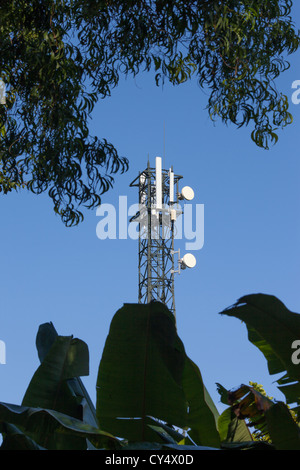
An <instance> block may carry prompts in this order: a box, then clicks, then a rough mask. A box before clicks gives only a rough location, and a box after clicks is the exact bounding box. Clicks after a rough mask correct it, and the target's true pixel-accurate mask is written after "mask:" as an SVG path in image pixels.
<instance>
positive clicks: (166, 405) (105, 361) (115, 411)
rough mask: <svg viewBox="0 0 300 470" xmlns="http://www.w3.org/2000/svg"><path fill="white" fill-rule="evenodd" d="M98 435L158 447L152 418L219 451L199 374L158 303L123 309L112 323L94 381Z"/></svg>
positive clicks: (168, 315) (211, 415)
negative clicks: (190, 434)
mask: <svg viewBox="0 0 300 470" xmlns="http://www.w3.org/2000/svg"><path fill="white" fill-rule="evenodd" d="M96 411H97V418H98V422H99V425H100V427H101V429H103V430H106V431H108V432H110V433H111V434H113V435H115V436H118V437H122V438H126V439H128V440H129V441H149V442H151V441H152V442H155V441H157V434H156V433H155V432H154V430H153V429H151V427H150V426H149V424H151V419H150V418H149V417H154V418H156V419H159V420H161V421H163V422H164V423H166V424H168V425H170V424H172V425H174V426H176V427H178V428H181V429H188V430H190V431H189V432H191V433H192V434H193V438H192V439H193V440H194V441H195V443H196V444H198V445H201V446H212V447H219V434H218V432H217V429H216V422H215V417H214V414H213V411H212V410H211V409H210V408H209V406H208V404H207V402H206V401H205V387H204V385H203V382H202V378H201V374H200V372H199V370H198V369H197V368H196V367H195V365H194V364H193V363H192V362H191V361H190V360H189V358H188V357H187V355H186V353H185V350H184V346H183V343H182V342H181V340H180V338H179V337H178V335H177V331H176V326H175V321H174V316H173V315H172V314H171V313H170V311H169V310H168V309H167V307H166V306H165V305H163V304H161V303H160V302H151V303H149V304H125V305H124V306H123V308H121V309H120V310H119V311H118V312H117V313H116V314H115V316H114V317H113V319H112V322H111V325H110V331H109V335H108V337H107V340H106V343H105V347H104V350H103V355H102V358H101V362H100V366H99V371H98V378H97V404H96Z"/></svg>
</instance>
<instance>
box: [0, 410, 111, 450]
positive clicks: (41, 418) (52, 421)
mask: <svg viewBox="0 0 300 470" xmlns="http://www.w3.org/2000/svg"><path fill="white" fill-rule="evenodd" d="M0 421H1V422H5V423H11V424H13V425H15V426H17V427H18V428H20V429H21V430H22V431H23V432H24V431H25V430H26V435H27V436H28V437H29V438H30V439H32V438H33V439H34V441H35V442H36V443H37V444H38V445H42V444H41V442H40V441H41V440H44V439H41V437H42V436H41V430H42V429H43V427H44V423H45V421H47V423H48V432H49V434H50V433H51V435H55V434H58V435H59V434H65V435H69V436H73V437H78V438H80V439H83V440H85V439H89V440H90V441H91V442H92V443H93V445H94V446H95V447H97V448H102V447H105V448H106V449H119V448H120V445H119V441H118V439H116V438H115V437H114V436H112V435H110V434H108V433H106V432H103V431H101V430H100V429H97V428H94V427H93V426H90V425H89V424H87V423H84V422H82V421H80V420H78V419H75V418H72V417H70V416H67V415H65V414H63V413H59V412H57V411H54V410H47V409H44V408H31V407H27V406H18V405H11V404H9V403H0ZM42 446H43V445H42ZM43 447H44V446H43ZM45 447H46V448H47V449H49V446H45ZM57 450H59V449H57ZM64 450H68V449H67V448H64ZM70 450H71V449H70ZM72 450H75V449H72Z"/></svg>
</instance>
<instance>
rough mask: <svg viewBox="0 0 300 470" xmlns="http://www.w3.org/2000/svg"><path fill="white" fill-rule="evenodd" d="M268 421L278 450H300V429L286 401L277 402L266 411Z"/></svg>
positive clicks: (271, 435)
mask: <svg viewBox="0 0 300 470" xmlns="http://www.w3.org/2000/svg"><path fill="white" fill-rule="evenodd" d="M266 421H267V426H268V430H269V434H270V437H271V439H272V443H273V445H274V446H275V448H276V450H300V429H299V425H298V424H297V423H296V422H295V420H294V419H293V417H292V415H291V413H290V410H289V409H288V407H287V406H286V404H285V403H282V402H278V403H275V404H274V405H273V406H272V407H271V408H269V409H268V410H267V412H266Z"/></svg>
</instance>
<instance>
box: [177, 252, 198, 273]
mask: <svg viewBox="0 0 300 470" xmlns="http://www.w3.org/2000/svg"><path fill="white" fill-rule="evenodd" d="M180 263H181V268H182V269H185V268H194V267H195V266H196V258H195V256H194V255H192V253H186V254H185V255H184V256H183V258H181V260H180Z"/></svg>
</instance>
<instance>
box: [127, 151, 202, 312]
mask: <svg viewBox="0 0 300 470" xmlns="http://www.w3.org/2000/svg"><path fill="white" fill-rule="evenodd" d="M155 163H156V164H155V168H152V167H150V164H149V162H148V166H147V168H146V169H145V170H144V171H143V172H142V173H140V174H139V175H138V176H137V177H136V178H135V180H134V181H132V183H131V184H130V186H135V187H138V190H139V211H138V213H137V214H136V215H135V216H134V217H132V219H131V221H132V222H133V221H134V222H137V223H138V224H139V231H138V233H139V238H138V242H139V255H138V276H139V279H138V302H139V303H149V302H151V301H152V300H158V301H160V302H162V303H164V304H165V305H166V306H167V307H168V308H169V310H170V311H171V312H172V313H173V314H174V316H175V317H176V309H175V290H174V275H175V273H176V272H178V273H179V272H180V269H184V268H185V267H193V266H194V265H195V264H196V260H195V257H194V256H193V255H191V254H189V253H187V254H186V255H185V256H184V257H183V258H180V251H179V250H178V251H175V250H174V239H175V236H176V220H177V217H178V216H180V215H181V214H182V208H181V207H180V205H179V200H181V199H187V200H191V199H193V197H194V192H193V190H192V189H191V188H189V187H188V186H186V187H184V188H183V189H182V190H181V192H179V184H178V183H179V181H180V180H181V178H182V176H180V175H176V174H174V172H173V168H170V169H169V170H164V169H163V168H162V159H161V158H160V157H156V162H155ZM176 254H177V255H178V264H177V265H176V267H175V255H176Z"/></svg>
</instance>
